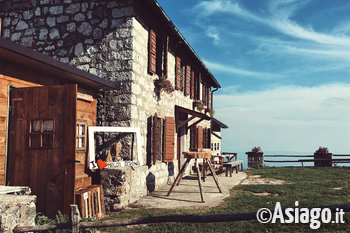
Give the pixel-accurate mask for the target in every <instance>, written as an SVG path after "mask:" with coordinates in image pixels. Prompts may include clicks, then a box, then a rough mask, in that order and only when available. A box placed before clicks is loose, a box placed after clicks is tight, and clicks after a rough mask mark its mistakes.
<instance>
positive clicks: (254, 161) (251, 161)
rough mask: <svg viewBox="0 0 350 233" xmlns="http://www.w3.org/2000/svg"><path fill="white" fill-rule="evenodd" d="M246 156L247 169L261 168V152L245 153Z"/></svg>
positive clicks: (262, 154)
mask: <svg viewBox="0 0 350 233" xmlns="http://www.w3.org/2000/svg"><path fill="white" fill-rule="evenodd" d="M246 154H247V155H248V168H257V169H259V168H261V167H263V166H264V153H263V152H252V151H250V152H246Z"/></svg>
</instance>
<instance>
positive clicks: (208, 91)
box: [206, 86, 211, 108]
mask: <svg viewBox="0 0 350 233" xmlns="http://www.w3.org/2000/svg"><path fill="white" fill-rule="evenodd" d="M206 99H207V104H206V105H207V107H208V108H209V107H211V104H210V102H211V97H210V86H207V93H206Z"/></svg>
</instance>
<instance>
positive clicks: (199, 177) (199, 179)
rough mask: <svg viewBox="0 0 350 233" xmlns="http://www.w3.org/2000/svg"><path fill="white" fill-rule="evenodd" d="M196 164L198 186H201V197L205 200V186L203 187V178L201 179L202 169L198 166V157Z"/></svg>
mask: <svg viewBox="0 0 350 233" xmlns="http://www.w3.org/2000/svg"><path fill="white" fill-rule="evenodd" d="M195 166H196V170H197V178H198V186H199V191H200V193H201V199H202V202H205V200H204V195H203V188H202V180H201V175H200V170H199V167H198V163H197V159H195Z"/></svg>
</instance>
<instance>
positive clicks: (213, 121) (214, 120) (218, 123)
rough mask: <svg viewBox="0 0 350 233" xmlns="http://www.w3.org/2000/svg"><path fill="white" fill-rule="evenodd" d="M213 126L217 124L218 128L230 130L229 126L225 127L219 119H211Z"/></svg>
mask: <svg viewBox="0 0 350 233" xmlns="http://www.w3.org/2000/svg"><path fill="white" fill-rule="evenodd" d="M211 124H216V125H217V126H219V127H220V128H223V129H227V128H228V126H227V125H225V124H224V123H222V122H221V121H219V120H218V119H215V118H212V119H211Z"/></svg>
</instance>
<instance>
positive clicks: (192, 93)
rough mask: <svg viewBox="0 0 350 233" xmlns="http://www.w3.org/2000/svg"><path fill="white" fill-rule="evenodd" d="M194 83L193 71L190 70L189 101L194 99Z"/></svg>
mask: <svg viewBox="0 0 350 233" xmlns="http://www.w3.org/2000/svg"><path fill="white" fill-rule="evenodd" d="M194 82H195V80H194V71H193V70H192V72H191V95H190V97H191V99H194V88H195V87H194Z"/></svg>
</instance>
